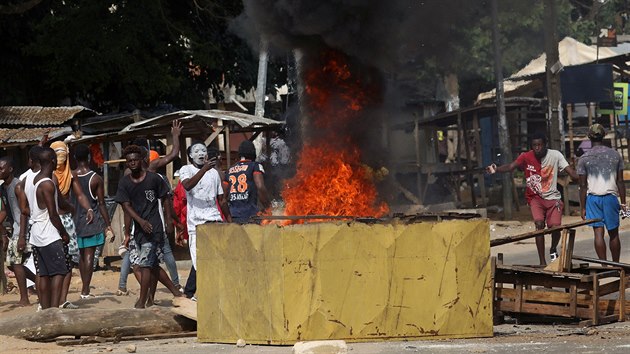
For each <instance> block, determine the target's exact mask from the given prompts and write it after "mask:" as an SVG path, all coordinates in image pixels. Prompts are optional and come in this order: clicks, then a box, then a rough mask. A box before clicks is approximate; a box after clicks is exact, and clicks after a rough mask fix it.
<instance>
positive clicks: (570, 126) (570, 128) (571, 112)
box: [567, 103, 575, 163]
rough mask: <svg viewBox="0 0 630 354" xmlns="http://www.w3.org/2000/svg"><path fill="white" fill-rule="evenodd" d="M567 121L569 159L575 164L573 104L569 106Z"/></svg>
mask: <svg viewBox="0 0 630 354" xmlns="http://www.w3.org/2000/svg"><path fill="white" fill-rule="evenodd" d="M567 119H568V121H569V150H571V151H570V152H569V158H570V159H571V163H575V161H573V160H574V159H575V153H574V151H575V150H574V149H573V103H569V104H567Z"/></svg>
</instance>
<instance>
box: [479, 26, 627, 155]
mask: <svg viewBox="0 0 630 354" xmlns="http://www.w3.org/2000/svg"><path fill="white" fill-rule="evenodd" d="M558 51H559V55H560V64H561V65H559V68H558V71H557V74H558V75H560V74H561V73H560V72H561V71H562V70H563V68H565V67H575V66H580V65H586V64H594V63H600V64H601V63H609V64H612V69H613V74H614V76H615V77H617V78H619V77H622V78H623V77H626V80H627V77H628V75H629V73H630V67H629V66H628V60H629V59H630V45H628V44H627V43H625V44H623V45H619V46H617V47H610V48H597V47H595V46H588V45H586V44H584V43H581V42H579V41H577V40H575V39H573V38H570V37H566V38H564V39H563V40H561V41H560V42H559V43H558ZM545 60H546V55H545V53H543V54H541V55H540V56H539V57H537V58H535V59H533V60H532V61H531V62H530V63H529V64H527V65H526V66H525V67H523V68H522V69H521V70H519V71H518V72H516V73H514V74H513V75H511V76H510V77H508V78H506V79H505V80H504V90H505V97H507V98H512V99H519V98H522V99H528V98H531V97H540V98H542V101H541V102H542V104H543V105H544V106H545V110H547V109H548V108H547V100H546V98H545V95H546V94H545V91H546V89H545V87H546V86H545ZM612 89H613V88H612V87H611V88H610V90H612ZM494 100H495V90H491V91H488V92H483V93H480V94H479V95H478V97H477V103H478V104H481V103H490V102H494ZM596 105H597V103H596V102H580V103H573V104H566V102H564V104H563V112H562V113H563V121H564V123H565V124H564V125H563V126H561V129H562V131H561V135H562V137H560V139H561V140H562V141H564V148H565V149H566V150H565V151H566V155H567V157H568V158H572V157H574V155H575V153H576V150H577V149H578V147H577V145H578V144H579V142H580V141H583V140H588V139H587V137H586V131H587V129H588V126H589V125H590V124H592V123H593V122H594V121H598V122H600V123H603V124H605V125H606V126H607V128H610V127H617V126H618V124H619V120H618V117H615V116H614V115H613V114H606V115H605V116H600V115H597V113H598V112H596V109H595V108H596ZM537 119H538V117H534V119H533V120H531V121H530V120H528V123H529V124H528V125H529V128H530V129H529V130H526V131H525V133H526V134H527V132H529V133H530V134H531V133H533V132H536V131H539V130H542V131H548V129H547V126H546V121H544V122H545V125H543V126H540V124H538V123H537V122H536V120H537ZM624 123H626V124H627V120H625V121H624ZM532 128H534V129H532ZM608 130H609V131H610V132H611V133H610V134H609V135H608V138H610V139H611V144H612V145H613V147H617V148H618V149H619V150H625V149H627V142H626V141H625V139H623V140H622V139H620V136H617V134H615V129H608ZM625 130H626V131H627V130H628V126H627V125H626V127H625ZM550 138H551V136H550ZM524 142H525V145H523V146H527V145H526V140H525V141H524ZM621 152H623V151H621ZM625 156H626V157H627V156H628V155H627V153H626V155H625Z"/></svg>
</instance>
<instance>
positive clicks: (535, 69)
mask: <svg viewBox="0 0 630 354" xmlns="http://www.w3.org/2000/svg"><path fill="white" fill-rule="evenodd" d="M626 49H630V47H628V48H626ZM624 54H627V53H618V52H615V51H614V50H612V49H610V48H599V51H598V50H597V48H596V47H593V46H588V45H586V44H584V43H581V42H578V41H577V40H575V39H573V38H571V37H565V38H564V39H563V40H561V41H560V42H559V43H558V55H559V57H560V62H561V63H562V65H563V66H574V65H582V64H589V63H594V62H596V61H597V60H598V59H599V60H603V59H608V58H613V57H616V56H621V55H624ZM546 60H547V56H546V54H545V53H543V54H541V55H540V56H538V57H537V58H535V59H533V60H532V61H530V62H529V64H527V65H526V66H525V67H524V68H522V69H521V70H519V71H518V72H516V73H515V74H513V75H512V76H510V77H508V78H507V79H505V80H504V81H503V86H504V87H503V90H504V92H505V93H506V96H507V95H508V94H509V93H510V92H512V91H516V90H517V89H519V88H522V87H525V86H528V85H530V84H532V83H534V80H533V78H534V77H536V76H537V75H543V74H544V73H545V70H546ZM495 95H496V89H492V90H491V91H487V92H482V93H480V94H479V95H478V96H477V102H481V101H483V100H488V99H494V96H495Z"/></svg>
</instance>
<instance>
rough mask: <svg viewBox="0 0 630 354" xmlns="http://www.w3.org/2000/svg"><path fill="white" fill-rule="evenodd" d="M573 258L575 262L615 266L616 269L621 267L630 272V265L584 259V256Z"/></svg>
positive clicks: (596, 259) (574, 256)
mask: <svg viewBox="0 0 630 354" xmlns="http://www.w3.org/2000/svg"><path fill="white" fill-rule="evenodd" d="M572 258H573V259H575V260H578V261H584V262H589V263H597V264H604V265H610V266H615V267H620V268H623V269H627V270H630V264H628V263H620V262H613V261H607V260H603V259H599V258H593V257H584V256H577V255H573V257H572Z"/></svg>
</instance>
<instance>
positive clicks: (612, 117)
mask: <svg viewBox="0 0 630 354" xmlns="http://www.w3.org/2000/svg"><path fill="white" fill-rule="evenodd" d="M609 117H610V133H611V134H612V138H611V139H610V147H611V148H613V149H614V150H617V133H616V132H615V115H614V114H612V113H611V114H609Z"/></svg>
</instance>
